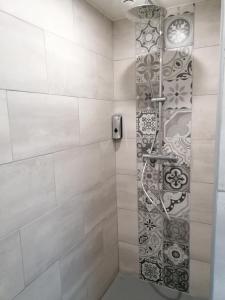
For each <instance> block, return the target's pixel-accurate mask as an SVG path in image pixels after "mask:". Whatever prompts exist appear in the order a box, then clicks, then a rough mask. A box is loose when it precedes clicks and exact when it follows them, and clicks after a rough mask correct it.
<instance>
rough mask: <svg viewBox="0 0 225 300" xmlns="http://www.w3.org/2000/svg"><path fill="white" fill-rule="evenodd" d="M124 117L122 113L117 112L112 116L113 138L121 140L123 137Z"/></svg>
mask: <svg viewBox="0 0 225 300" xmlns="http://www.w3.org/2000/svg"><path fill="white" fill-rule="evenodd" d="M122 121H123V118H122V115H120V114H116V115H113V116H112V139H113V140H115V141H118V140H121V139H122V137H123V124H122Z"/></svg>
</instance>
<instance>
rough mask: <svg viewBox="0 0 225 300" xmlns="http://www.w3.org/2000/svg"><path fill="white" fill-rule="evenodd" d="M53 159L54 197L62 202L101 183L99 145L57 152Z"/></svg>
mask: <svg viewBox="0 0 225 300" xmlns="http://www.w3.org/2000/svg"><path fill="white" fill-rule="evenodd" d="M54 157H55V181H56V197H57V200H58V201H59V202H64V201H65V200H67V199H70V198H71V197H73V196H74V195H77V194H79V193H81V192H84V191H87V190H89V189H91V188H92V187H94V186H95V185H96V184H98V183H100V182H101V170H102V167H101V157H100V151H99V145H97V144H94V145H89V146H85V147H79V148H77V149H74V150H69V151H63V152H58V153H55V154H54Z"/></svg>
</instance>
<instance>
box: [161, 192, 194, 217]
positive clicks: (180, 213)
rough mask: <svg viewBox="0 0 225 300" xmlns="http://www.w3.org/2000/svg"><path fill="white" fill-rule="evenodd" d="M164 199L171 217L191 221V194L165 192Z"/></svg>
mask: <svg viewBox="0 0 225 300" xmlns="http://www.w3.org/2000/svg"><path fill="white" fill-rule="evenodd" d="M162 199H163V203H164V205H165V207H166V210H167V212H168V214H169V215H170V217H174V218H182V219H186V220H189V217H188V215H189V210H190V193H186V192H176V193H173V192H169V191H168V192H163V196H162Z"/></svg>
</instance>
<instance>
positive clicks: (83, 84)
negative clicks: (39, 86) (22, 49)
mask: <svg viewBox="0 0 225 300" xmlns="http://www.w3.org/2000/svg"><path fill="white" fill-rule="evenodd" d="M45 36H46V37H45V38H46V51H47V70H48V81H49V92H50V93H52V94H57V95H68V96H77V97H88V98H95V97H96V94H97V80H98V79H97V76H96V74H97V56H96V54H94V53H93V52H90V51H88V50H85V49H84V48H81V47H79V46H77V45H76V44H74V43H72V42H70V41H68V40H64V39H63V38H60V37H57V36H56V35H54V34H50V33H46V35H45Z"/></svg>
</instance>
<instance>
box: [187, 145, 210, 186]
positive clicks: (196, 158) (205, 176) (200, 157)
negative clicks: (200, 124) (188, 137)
mask: <svg viewBox="0 0 225 300" xmlns="http://www.w3.org/2000/svg"><path fill="white" fill-rule="evenodd" d="M214 167H215V142H214V141H207V140H194V141H193V142H192V170H191V179H192V181H195V182H204V183H214V181H215V178H214V176H215V174H214Z"/></svg>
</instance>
